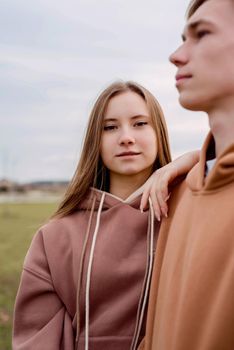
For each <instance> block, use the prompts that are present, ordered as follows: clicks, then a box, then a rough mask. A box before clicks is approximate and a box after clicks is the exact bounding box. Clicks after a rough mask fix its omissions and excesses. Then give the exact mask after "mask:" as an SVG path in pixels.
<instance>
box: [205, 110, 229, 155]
mask: <svg viewBox="0 0 234 350" xmlns="http://www.w3.org/2000/svg"><path fill="white" fill-rule="evenodd" d="M209 124H210V129H211V132H212V135H213V137H214V140H215V153H216V157H218V156H219V155H220V154H221V153H223V151H224V150H225V149H226V148H227V147H228V146H229V145H231V144H232V143H234V109H233V110H232V113H230V112H228V111H227V110H226V111H220V110H219V111H218V110H216V111H212V112H211V113H209Z"/></svg>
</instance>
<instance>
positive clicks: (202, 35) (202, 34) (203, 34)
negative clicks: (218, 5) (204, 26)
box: [197, 30, 209, 39]
mask: <svg viewBox="0 0 234 350" xmlns="http://www.w3.org/2000/svg"><path fill="white" fill-rule="evenodd" d="M207 34H209V31H208V30H199V31H198V32H197V37H198V38H199V39H201V38H203V37H204V36H205V35H207Z"/></svg>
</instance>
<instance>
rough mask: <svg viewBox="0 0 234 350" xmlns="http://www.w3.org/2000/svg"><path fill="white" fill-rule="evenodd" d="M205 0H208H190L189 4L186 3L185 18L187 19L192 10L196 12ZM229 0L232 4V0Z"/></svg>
mask: <svg viewBox="0 0 234 350" xmlns="http://www.w3.org/2000/svg"><path fill="white" fill-rule="evenodd" d="M206 1H208V0H191V2H190V4H189V5H188V9H187V12H186V17H187V19H189V18H190V17H191V16H192V15H193V14H194V12H196V11H197V9H198V8H199V7H200V6H201V5H202V4H204V2H206ZM230 1H232V3H233V4H234V1H233V0H230Z"/></svg>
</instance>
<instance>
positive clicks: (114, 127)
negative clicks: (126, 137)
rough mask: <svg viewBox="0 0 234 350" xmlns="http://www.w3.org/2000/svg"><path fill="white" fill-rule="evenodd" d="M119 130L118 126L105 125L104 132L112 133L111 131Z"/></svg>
mask: <svg viewBox="0 0 234 350" xmlns="http://www.w3.org/2000/svg"><path fill="white" fill-rule="evenodd" d="M116 128H117V126H116V125H105V126H104V128H103V130H105V131H111V130H115V129H116Z"/></svg>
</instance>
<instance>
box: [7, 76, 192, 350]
mask: <svg viewBox="0 0 234 350" xmlns="http://www.w3.org/2000/svg"><path fill="white" fill-rule="evenodd" d="M170 160H171V157H170V150H169V144H168V135H167V130H166V125H165V120H164V116H163V113H162V110H161V108H160V105H159V104H158V102H157V100H156V99H155V98H154V97H153V95H152V94H151V93H150V92H149V91H148V90H146V89H145V88H143V87H141V86H140V85H138V84H136V83H133V82H116V83H113V84H112V85H111V86H109V87H108V88H107V89H105V90H104V91H103V92H102V93H101V95H100V96H99V98H98V99H97V101H96V103H95V105H94V107H93V110H92V112H91V115H90V119H89V123H88V128H87V131H86V137H85V141H84V145H83V150H82V153H81V157H80V161H79V164H78V167H77V170H76V172H75V175H74V177H73V179H72V181H71V183H70V185H69V187H68V190H67V192H66V194H65V197H64V200H63V201H62V203H61V204H60V206H59V208H58V210H57V212H56V213H55V214H54V216H53V218H52V219H51V220H50V222H49V223H47V224H46V225H45V226H44V227H42V228H41V229H40V230H39V231H38V232H37V234H36V235H35V237H34V239H33V241H32V244H31V247H30V249H29V251H28V253H27V256H26V258H25V262H24V268H23V273H22V277H21V283H20V287H19V291H18V294H17V298H16V304H15V314H14V331H13V349H14V350H17V349H24V350H29V349H30V350H31V349H33V350H37V349H38V350H39V349H40V350H41V349H49V350H58V349H61V350H62V349H66V350H72V349H78V350H81V349H86V350H87V349H90V350H102V349H108V350H129V349H136V347H137V345H138V344H139V342H140V341H141V339H142V335H143V334H144V326H145V313H146V304H147V298H148V291H149V284H150V276H151V271H152V263H153V254H154V250H155V243H156V240H157V233H158V229H159V222H158V221H157V220H154V210H153V205H152V203H151V200H149V209H146V210H145V211H141V210H140V201H141V195H142V193H143V190H144V183H145V182H146V180H147V179H148V178H149V177H150V175H151V174H152V173H153V172H154V171H155V170H156V169H158V168H160V167H162V166H164V165H166V164H167V163H168V162H170ZM186 164H187V165H188V164H189V165H188V167H189V168H190V167H191V166H190V163H189V162H186ZM181 169H183V171H184V168H183V167H181ZM186 170H188V169H186ZM147 188H148V187H147ZM147 191H148V190H147ZM147 193H148V192H147ZM146 197H147V194H145V197H144V203H143V206H144V207H145V206H146V203H145V202H146V200H145V198H146Z"/></svg>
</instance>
